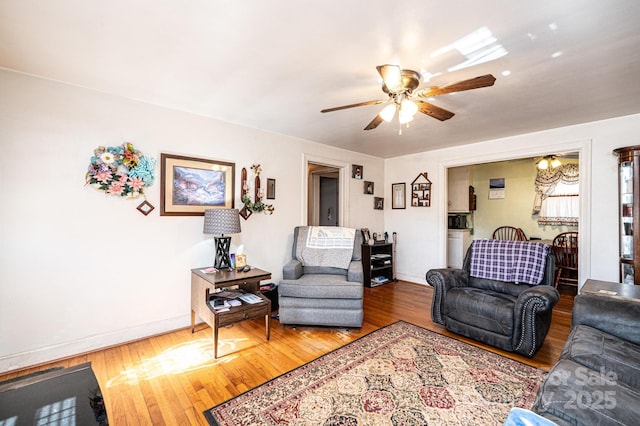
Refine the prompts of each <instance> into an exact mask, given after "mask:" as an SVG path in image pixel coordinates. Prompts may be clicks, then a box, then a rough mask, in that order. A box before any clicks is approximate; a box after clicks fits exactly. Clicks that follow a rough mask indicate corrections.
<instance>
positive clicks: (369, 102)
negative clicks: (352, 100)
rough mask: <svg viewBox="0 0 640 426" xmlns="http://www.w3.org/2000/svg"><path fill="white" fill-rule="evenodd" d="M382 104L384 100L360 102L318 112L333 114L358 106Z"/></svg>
mask: <svg viewBox="0 0 640 426" xmlns="http://www.w3.org/2000/svg"><path fill="white" fill-rule="evenodd" d="M383 102H386V100H377V101H367V102H360V103H357V104H351V105H343V106H339V107H334V108H327V109H323V110H321V111H320V112H333V111H340V110H341V109H347V108H355V107H360V106H365V105H378V104H381V103H383Z"/></svg>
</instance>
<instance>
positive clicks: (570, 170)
mask: <svg viewBox="0 0 640 426" xmlns="http://www.w3.org/2000/svg"><path fill="white" fill-rule="evenodd" d="M579 183H580V176H579V168H578V165H577V164H565V165H563V166H560V167H557V168H555V169H546V170H538V174H537V176H536V183H535V186H536V197H535V201H534V206H533V214H534V215H536V214H537V215H538V224H540V225H566V226H578V219H579V218H580V193H579V187H580V185H579Z"/></svg>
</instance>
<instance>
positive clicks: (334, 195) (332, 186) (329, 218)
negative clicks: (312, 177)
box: [319, 176, 338, 226]
mask: <svg viewBox="0 0 640 426" xmlns="http://www.w3.org/2000/svg"><path fill="white" fill-rule="evenodd" d="M319 219H320V226H338V179H336V178H333V177H327V176H320V218H319Z"/></svg>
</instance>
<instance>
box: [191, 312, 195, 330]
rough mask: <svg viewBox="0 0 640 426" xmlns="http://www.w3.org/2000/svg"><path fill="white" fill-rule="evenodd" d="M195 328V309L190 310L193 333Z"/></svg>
mask: <svg viewBox="0 0 640 426" xmlns="http://www.w3.org/2000/svg"><path fill="white" fill-rule="evenodd" d="M195 329H196V311H194V310H193V309H192V310H191V332H192V333H194V332H195Z"/></svg>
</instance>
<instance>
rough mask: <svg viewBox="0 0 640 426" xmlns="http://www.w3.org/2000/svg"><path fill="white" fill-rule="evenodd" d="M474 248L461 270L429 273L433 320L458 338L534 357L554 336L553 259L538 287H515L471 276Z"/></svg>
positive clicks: (468, 252) (502, 282) (548, 256)
mask: <svg viewBox="0 0 640 426" xmlns="http://www.w3.org/2000/svg"><path fill="white" fill-rule="evenodd" d="M472 247H473V246H472ZM472 247H469V249H468V250H467V253H466V255H465V259H464V263H463V266H462V269H455V268H446V269H432V270H430V271H428V272H427V276H426V278H427V283H428V284H429V285H431V286H433V290H434V291H433V301H432V305H431V318H432V320H433V321H434V322H436V323H438V324H442V325H444V326H445V327H447V329H448V330H449V331H452V332H454V333H457V334H461V335H463V336H467V337H469V338H472V339H474V340H478V341H480V342H483V343H486V344H488V345H491V346H494V347H497V348H500V349H503V350H506V351H509V352H516V353H519V354H522V355H525V356H527V357H532V356H533V354H534V353H535V352H536V351H537V350H538V348H540V346H541V345H542V343H543V341H544V339H545V337H546V335H547V332H548V331H549V326H550V325H551V313H552V309H553V307H554V306H555V304H556V303H557V302H558V299H559V296H560V295H559V293H558V290H556V289H555V288H554V287H553V283H554V269H555V260H554V257H553V255H552V254H551V253H549V254H548V255H547V257H546V262H545V269H544V275H543V278H542V281H541V282H540V283H539V284H538V285H529V284H522V283H521V284H516V283H511V282H504V281H497V280H491V279H486V278H475V277H472V276H470V270H471V253H472Z"/></svg>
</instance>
